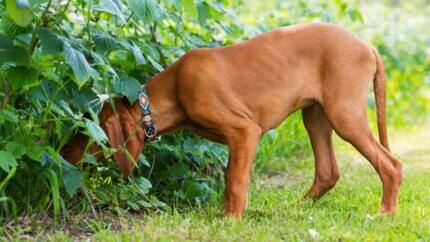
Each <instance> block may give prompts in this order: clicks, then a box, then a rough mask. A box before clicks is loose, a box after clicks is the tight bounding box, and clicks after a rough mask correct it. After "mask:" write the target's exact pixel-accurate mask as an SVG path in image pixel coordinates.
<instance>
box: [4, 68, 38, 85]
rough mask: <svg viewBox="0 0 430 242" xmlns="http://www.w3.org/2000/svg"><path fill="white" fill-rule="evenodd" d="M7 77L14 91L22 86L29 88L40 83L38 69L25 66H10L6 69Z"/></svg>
mask: <svg viewBox="0 0 430 242" xmlns="http://www.w3.org/2000/svg"><path fill="white" fill-rule="evenodd" d="M6 79H7V81H8V82H9V85H10V86H11V87H12V89H13V90H14V91H16V90H19V89H21V88H24V89H26V90H27V89H28V88H30V87H33V86H36V85H38V84H39V83H40V80H39V75H38V72H37V70H36V69H33V68H28V67H25V66H17V67H12V68H9V69H8V70H7V71H6Z"/></svg>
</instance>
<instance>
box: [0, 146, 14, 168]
mask: <svg viewBox="0 0 430 242" xmlns="http://www.w3.org/2000/svg"><path fill="white" fill-rule="evenodd" d="M17 165H18V164H17V163H16V160H15V157H13V155H11V154H10V153H9V152H7V151H4V150H1V151H0V168H1V169H2V170H4V171H5V172H9V170H10V169H11V168H14V167H16V166H17Z"/></svg>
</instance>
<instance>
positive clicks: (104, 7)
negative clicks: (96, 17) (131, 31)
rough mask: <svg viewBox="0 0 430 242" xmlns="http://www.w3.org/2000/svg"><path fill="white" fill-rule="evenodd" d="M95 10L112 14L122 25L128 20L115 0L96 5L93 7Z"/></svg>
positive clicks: (105, 0) (104, 0) (107, 0)
mask: <svg viewBox="0 0 430 242" xmlns="http://www.w3.org/2000/svg"><path fill="white" fill-rule="evenodd" d="M92 8H93V10H96V11H100V12H105V13H110V14H112V15H115V16H117V17H118V18H119V20H120V21H121V23H125V22H126V19H125V17H124V14H123V13H122V11H121V6H120V5H119V2H117V1H114V0H103V1H102V2H101V3H100V4H99V5H95V6H93V7H92Z"/></svg>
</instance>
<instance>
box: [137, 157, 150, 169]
mask: <svg viewBox="0 0 430 242" xmlns="http://www.w3.org/2000/svg"><path fill="white" fill-rule="evenodd" d="M139 162H140V164H141V165H144V166H146V167H151V165H150V164H149V162H148V160H147V159H146V156H144V155H143V154H141V155H140V156H139Z"/></svg>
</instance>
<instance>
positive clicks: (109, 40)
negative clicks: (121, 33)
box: [92, 31, 118, 53]
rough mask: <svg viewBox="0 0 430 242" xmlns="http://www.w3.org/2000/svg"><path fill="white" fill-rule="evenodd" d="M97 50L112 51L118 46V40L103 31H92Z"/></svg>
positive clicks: (102, 51)
mask: <svg viewBox="0 0 430 242" xmlns="http://www.w3.org/2000/svg"><path fill="white" fill-rule="evenodd" d="M92 36H93V40H94V44H95V47H96V50H97V51H99V52H101V53H106V52H110V51H112V50H115V49H117V48H118V42H117V40H116V39H115V38H114V37H112V36H110V35H107V34H105V33H103V32H101V31H97V32H95V33H92Z"/></svg>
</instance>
